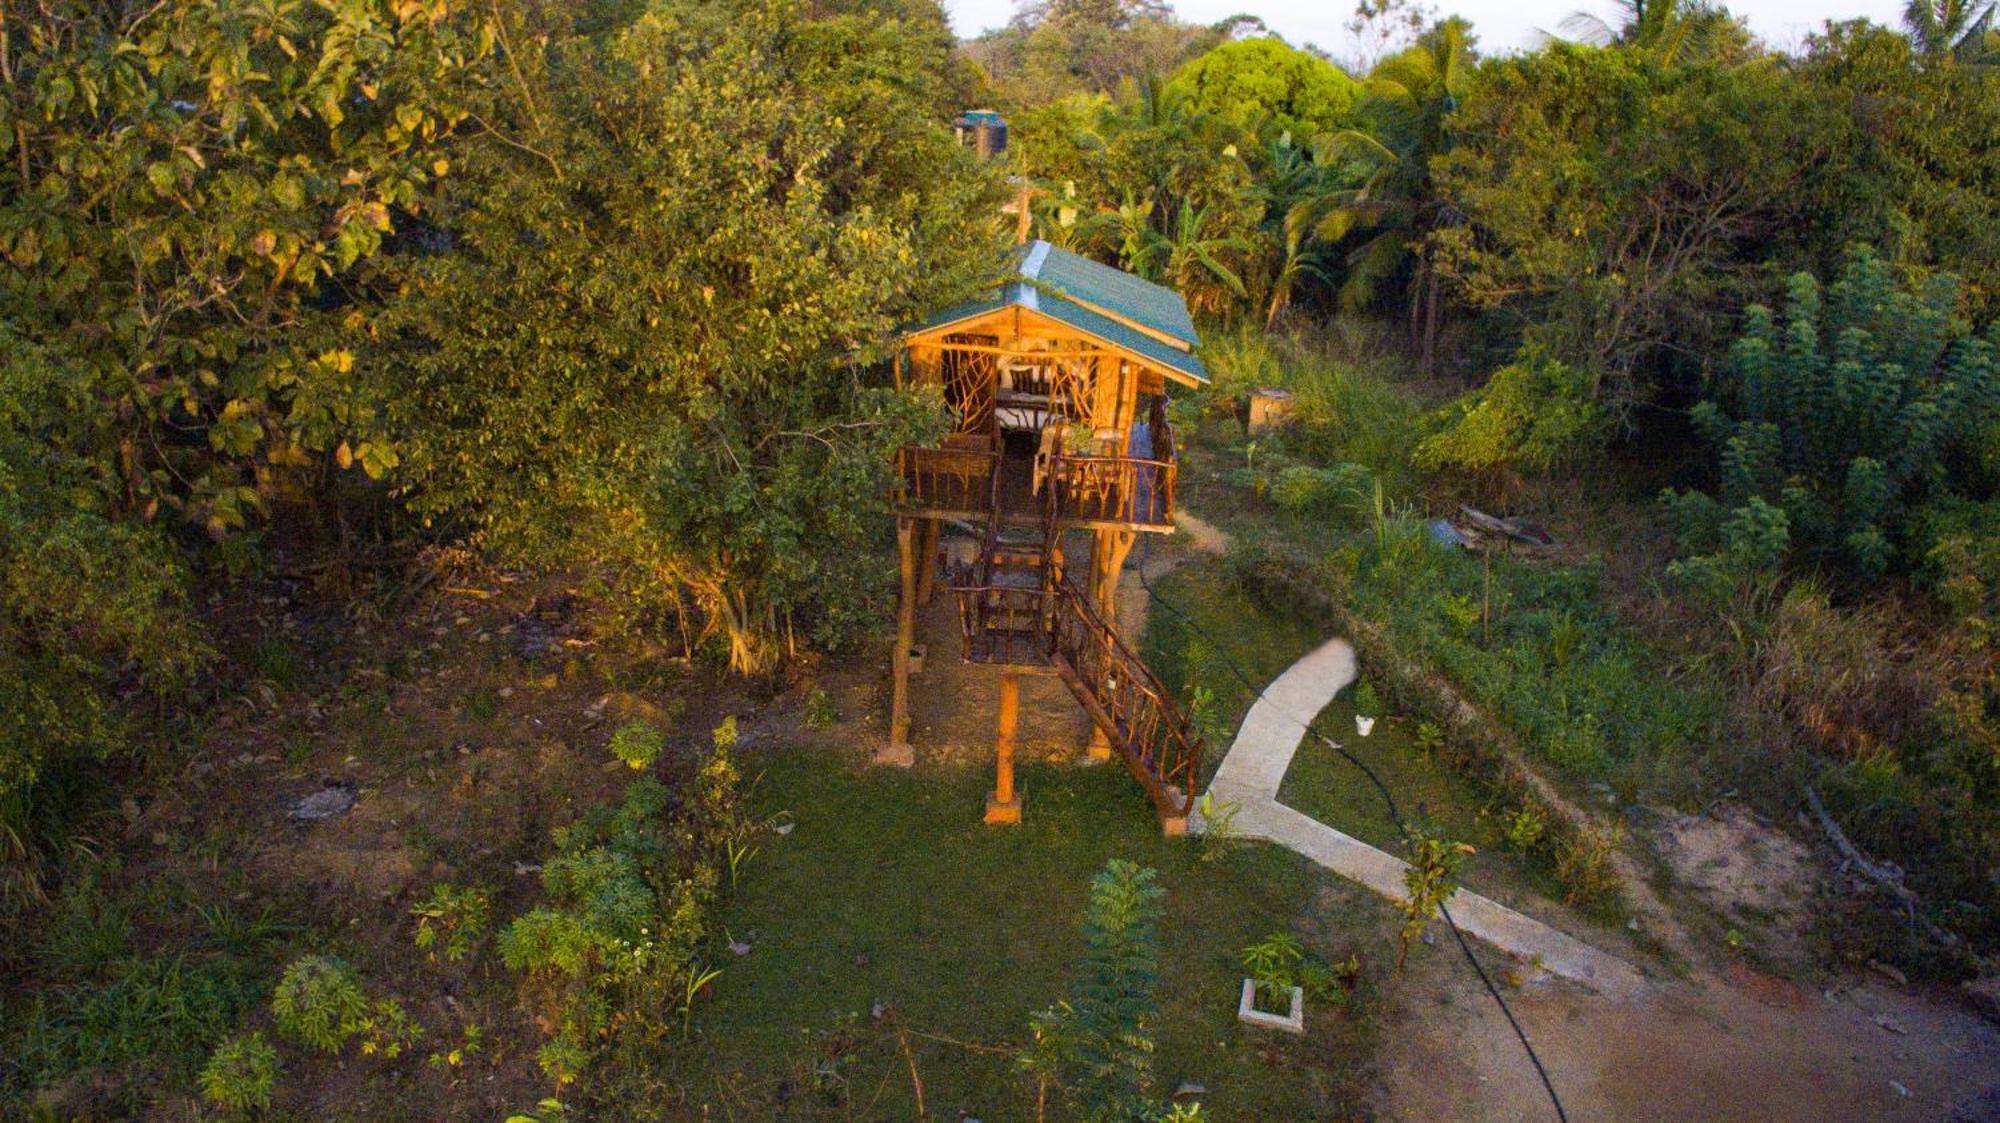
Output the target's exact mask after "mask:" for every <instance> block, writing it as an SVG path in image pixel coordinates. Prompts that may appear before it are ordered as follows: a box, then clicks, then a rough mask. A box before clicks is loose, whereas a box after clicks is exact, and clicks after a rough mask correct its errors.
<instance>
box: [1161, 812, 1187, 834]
mask: <svg viewBox="0 0 2000 1123" xmlns="http://www.w3.org/2000/svg"><path fill="white" fill-rule="evenodd" d="M1187 833H1188V821H1187V816H1186V815H1163V816H1161V818H1160V834H1161V835H1162V836H1164V837H1166V838H1181V837H1183V836H1185V835H1186V834H1187Z"/></svg>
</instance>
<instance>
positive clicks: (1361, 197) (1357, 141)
mask: <svg viewBox="0 0 2000 1123" xmlns="http://www.w3.org/2000/svg"><path fill="white" fill-rule="evenodd" d="M1466 32H1467V25H1466V23H1465V21H1464V20H1461V19H1457V18H1453V19H1448V20H1445V21H1444V22H1443V23H1440V24H1438V25H1437V26H1436V27H1434V28H1432V29H1431V30H1430V31H1428V32H1425V33H1424V36H1423V38H1422V39H1420V40H1418V42H1417V44H1416V45H1415V46H1413V47H1410V48H1409V49H1407V50H1405V51H1403V52H1401V53H1400V54H1397V55H1394V56H1391V57H1390V58H1388V59H1385V60H1383V62H1382V63H1381V65H1379V66H1377V67H1376V68H1375V70H1374V71H1373V72H1372V73H1370V74H1369V75H1368V81H1367V83H1366V84H1365V85H1364V86H1363V88H1362V97H1361V102H1360V103H1359V105H1358V106H1357V107H1356V110H1357V113H1358V115H1359V116H1360V117H1361V119H1362V120H1364V121H1366V122H1367V124H1368V128H1367V130H1366V131H1363V130H1356V129H1346V130H1342V131H1341V132H1338V133H1334V134H1332V135H1330V136H1327V137H1324V138H1322V139H1321V141H1320V143H1319V144H1317V145H1315V146H1314V154H1313V159H1314V162H1315V163H1317V164H1319V165H1320V166H1321V167H1322V168H1327V169H1338V168H1354V169H1358V170H1359V176H1360V182H1359V184H1358V185H1357V186H1353V187H1340V188H1334V189H1330V190H1327V191H1325V192H1323V193H1320V194H1317V195H1314V196H1311V197H1308V198H1305V199H1302V200H1301V201H1300V202H1299V204H1298V205H1297V206H1296V207H1295V209H1294V213H1293V214H1292V215H1290V216H1288V218H1287V225H1293V224H1297V225H1299V226H1301V227H1303V228H1310V229H1311V230H1312V232H1313V235H1314V236H1315V237H1317V238H1319V239H1320V240H1322V241H1324V242H1328V243H1333V242H1340V241H1343V240H1352V239H1358V244H1354V245H1353V246H1352V248H1350V249H1349V251H1348V253H1347V256H1346V262H1345V264H1346V269H1345V272H1344V276H1343V279H1342V282H1341V289H1340V302H1341V305H1342V306H1343V307H1344V308H1347V309H1349V310H1355V309H1359V308H1361V307H1363V306H1365V305H1367V304H1368V303H1370V302H1371V301H1372V300H1373V299H1374V298H1375V295H1376V294H1377V292H1378V291H1379V290H1380V286H1381V285H1382V283H1383V282H1384V281H1386V280H1388V279H1390V278H1391V277H1393V276H1395V275H1396V274H1397V273H1398V272H1400V271H1401V270H1402V269H1403V268H1404V266H1405V265H1406V263H1409V262H1411V261H1412V259H1414V265H1415V274H1414V276H1413V277H1412V278H1411V283H1410V337H1411V344H1412V346H1417V347H1420V348H1421V350H1422V353H1423V361H1424V363H1425V365H1429V363H1430V359H1431V351H1432V348H1433V347H1434V345H1435V344H1436V339H1437V326H1438V323H1437V321H1438V280H1437V275H1436V273H1435V271H1434V270H1433V269H1432V268H1431V264H1430V259H1429V256H1428V255H1427V254H1426V253H1425V252H1424V250H1423V246H1424V241H1425V239H1426V238H1427V237H1429V235H1430V233H1431V232H1432V231H1433V230H1437V229H1440V228H1442V227H1444V226H1446V225H1450V224H1451V223H1453V222H1454V221H1456V217H1455V216H1456V213H1457V212H1456V211H1455V210H1453V209H1452V208H1451V207H1450V206H1449V205H1448V204H1447V203H1446V202H1445V201H1444V200H1442V199H1440V198H1438V196H1437V193H1436V192H1435V191H1434V190H1433V189H1432V187H1431V170H1430V169H1431V161H1432V160H1433V159H1435V158H1436V157H1438V156H1441V155H1443V154H1444V153H1446V152H1448V151H1450V149H1451V142H1452V133H1451V122H1450V118H1451V114H1452V112H1453V111H1454V110H1456V109H1457V108H1458V103H1459V100H1460V99H1461V98H1463V97H1464V96H1465V94H1466V92H1467V91H1468V90H1469V89H1470V87H1471V84H1472V62H1473V59H1472V49H1471V46H1470V45H1469V43H1468V42H1467V39H1466ZM1330 174H1332V173H1330Z"/></svg>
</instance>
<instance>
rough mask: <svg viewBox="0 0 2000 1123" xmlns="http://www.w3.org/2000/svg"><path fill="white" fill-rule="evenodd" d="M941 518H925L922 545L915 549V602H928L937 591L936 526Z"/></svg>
mask: <svg viewBox="0 0 2000 1123" xmlns="http://www.w3.org/2000/svg"><path fill="white" fill-rule="evenodd" d="M943 525H944V520H942V519H925V520H924V530H923V545H922V547H921V548H919V549H918V550H917V603H918V604H929V603H931V597H932V596H934V595H935V594H936V593H937V551H938V528H939V527H941V526H943Z"/></svg>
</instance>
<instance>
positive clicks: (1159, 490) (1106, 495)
mask: <svg viewBox="0 0 2000 1123" xmlns="http://www.w3.org/2000/svg"><path fill="white" fill-rule="evenodd" d="M1174 476H1175V466H1174V463H1173V461H1171V460H1135V459H1132V458H1130V457H1123V456H1059V457H1056V458H1055V459H1054V460H1053V461H1052V462H1051V465H1050V468H1049V479H1048V481H1047V486H1050V487H1053V488H1055V489H1056V504H1057V506H1058V507H1059V508H1060V509H1061V511H1062V514H1063V518H1065V519H1076V520H1079V521H1084V522H1109V523H1137V524H1141V525H1145V526H1168V525H1171V524H1172V523H1173V521H1174Z"/></svg>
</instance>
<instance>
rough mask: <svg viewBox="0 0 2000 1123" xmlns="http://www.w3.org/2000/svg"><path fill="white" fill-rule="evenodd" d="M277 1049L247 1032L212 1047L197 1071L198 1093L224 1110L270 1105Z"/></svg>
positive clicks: (276, 1086)
mask: <svg viewBox="0 0 2000 1123" xmlns="http://www.w3.org/2000/svg"><path fill="white" fill-rule="evenodd" d="M278 1072H279V1066H278V1051H277V1050H276V1049H274V1048H272V1047H271V1043H270V1042H268V1041H266V1040H264V1035H263V1034H262V1033H259V1032H256V1031H254V1030H253V1031H251V1032H250V1033H245V1034H238V1035H237V1036H235V1037H232V1038H230V1039H229V1040H227V1041H225V1042H223V1043H222V1044H220V1045H218V1046H216V1048H215V1052H214V1053H213V1054H211V1055H210V1056H209V1058H208V1064H206V1065H204V1066H203V1067H202V1070H201V1079H200V1083H201V1094H202V1096H203V1098H205V1099H207V1100H208V1102H209V1103H212V1104H214V1105H216V1106H217V1107H220V1108H222V1109H224V1110H226V1111H248V1110H250V1109H251V1108H258V1107H269V1106H271V1096H272V1094H273V1093H275V1092H276V1091H277V1088H278Z"/></svg>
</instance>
